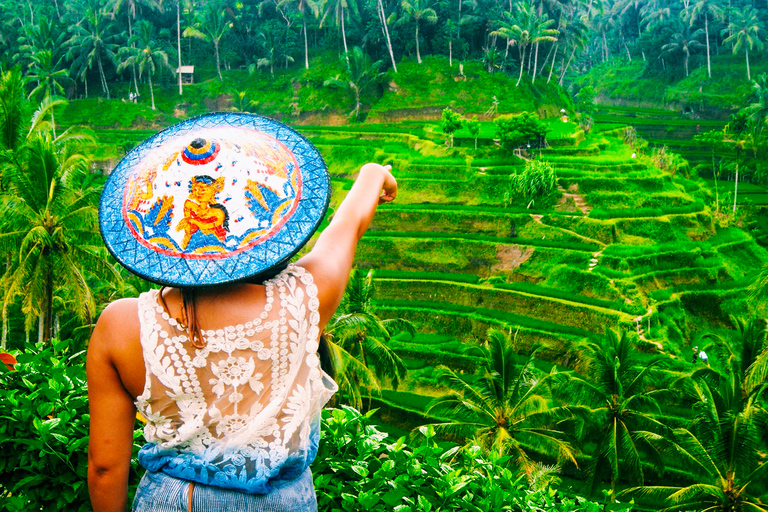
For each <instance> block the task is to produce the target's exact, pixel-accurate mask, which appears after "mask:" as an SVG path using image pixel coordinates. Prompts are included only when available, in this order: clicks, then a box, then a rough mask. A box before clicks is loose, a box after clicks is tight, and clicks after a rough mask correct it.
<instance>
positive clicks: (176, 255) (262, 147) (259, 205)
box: [99, 113, 330, 287]
mask: <svg viewBox="0 0 768 512" xmlns="http://www.w3.org/2000/svg"><path fill="white" fill-rule="evenodd" d="M329 198H330V179H329V176H328V172H327V167H326V165H325V162H324V161H323V158H322V157H321V156H320V153H318V151H317V149H315V147H314V146H312V144H311V143H309V142H308V141H307V140H306V139H305V138H304V137H302V136H301V135H299V134H298V133H296V132H295V131H294V130H292V129H291V128H288V127H287V126H285V125H283V124H281V123H278V122H276V121H273V120H271V119H266V118H264V117H260V116H257V115H252V114H242V113H215V114H207V115H203V116H200V117H196V118H194V119H190V120H188V121H184V122H182V123H179V124H177V125H174V126H171V127H170V128H167V129H165V130H163V131H161V132H160V133H158V134H156V135H154V136H153V137H151V138H149V139H147V140H145V141H144V142H142V143H141V144H139V145H138V146H137V147H136V148H135V149H133V150H132V151H131V152H130V153H128V154H127V155H126V156H125V157H124V158H123V159H122V160H121V161H120V163H118V164H117V166H116V167H115V169H114V170H113V171H112V174H111V175H110V177H109V179H108V180H107V183H106V184H105V186H104V191H103V192H102V195H101V204H100V207H99V222H100V226H101V234H102V236H103V237H104V242H105V243H106V245H107V248H108V249H109V251H110V252H111V253H112V254H113V255H114V256H115V258H117V260H118V261H119V262H120V263H121V264H123V265H124V266H125V267H126V268H127V269H128V270H130V271H131V272H133V273H135V274H137V275H139V276H141V277H143V278H145V279H147V280H149V281H153V282H155V283H159V284H163V285H168V286H181V287H199V286H212V285H218V284H223V283H230V282H235V281H242V280H258V279H263V278H265V277H269V276H271V275H274V274H275V273H277V272H278V271H279V270H280V269H282V267H284V266H285V265H286V264H287V263H288V261H289V260H290V258H291V257H292V256H294V255H295V254H296V253H297V252H298V251H299V249H300V248H301V247H302V246H303V245H304V244H305V243H306V242H307V241H308V240H309V238H310V237H311V236H312V234H313V233H314V232H315V230H316V229H317V227H318V226H319V225H320V222H321V221H322V219H323V216H324V215H325V212H326V210H327V209H328V201H329Z"/></svg>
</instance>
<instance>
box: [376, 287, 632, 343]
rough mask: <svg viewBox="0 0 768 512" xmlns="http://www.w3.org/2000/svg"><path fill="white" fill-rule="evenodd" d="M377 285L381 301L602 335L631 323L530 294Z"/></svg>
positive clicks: (609, 311)
mask: <svg viewBox="0 0 768 512" xmlns="http://www.w3.org/2000/svg"><path fill="white" fill-rule="evenodd" d="M376 283H377V285H378V292H377V293H378V294H377V297H378V300H382V301H388V302H391V301H406V302H411V303H415V302H418V303H422V304H432V303H436V302H439V303H441V304H451V305H452V306H457V307H462V308H466V307H468V308H470V309H480V308H482V309H483V310H487V311H491V310H493V311H498V312H502V313H504V314H507V313H509V314H515V315H517V316H522V317H526V318H535V319H537V320H540V321H542V322H544V323H551V324H558V325H561V326H567V327H569V328H573V329H579V330H589V331H592V332H595V333H601V332H603V326H604V325H615V324H616V323H618V322H619V321H627V320H629V316H628V315H626V314H623V313H621V312H619V311H615V310H612V309H606V308H604V307H598V306H594V305H589V304H584V303H579V302H573V301H571V300H565V299H564V298H560V297H558V298H556V297H552V296H549V297H545V296H541V295H535V294H534V293H532V292H531V291H526V292H524V291H518V290H508V289H501V288H490V287H487V286H482V285H475V284H468V283H450V282H445V281H426V280H414V281H406V280H396V279H377V280H376ZM422 307H423V306H422ZM547 330H551V329H547Z"/></svg>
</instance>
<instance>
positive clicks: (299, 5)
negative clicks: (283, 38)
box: [277, 0, 320, 69]
mask: <svg viewBox="0 0 768 512" xmlns="http://www.w3.org/2000/svg"><path fill="white" fill-rule="evenodd" d="M286 3H290V4H294V5H295V6H296V10H297V11H299V13H300V14H301V23H302V32H303V33H304V68H305V69H309V43H308V39H307V8H309V10H310V11H311V12H312V14H314V15H315V18H317V17H318V16H319V15H320V3H319V2H318V1H317V0H281V1H280V2H278V4H277V7H278V8H280V7H281V6H283V5H284V4H286Z"/></svg>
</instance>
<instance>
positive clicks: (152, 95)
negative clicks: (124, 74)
mask: <svg viewBox="0 0 768 512" xmlns="http://www.w3.org/2000/svg"><path fill="white" fill-rule="evenodd" d="M147 79H148V80H149V97H150V98H152V110H157V109H156V108H155V89H154V88H153V87H152V72H149V73H147Z"/></svg>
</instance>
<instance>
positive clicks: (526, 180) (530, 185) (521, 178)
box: [509, 160, 557, 201]
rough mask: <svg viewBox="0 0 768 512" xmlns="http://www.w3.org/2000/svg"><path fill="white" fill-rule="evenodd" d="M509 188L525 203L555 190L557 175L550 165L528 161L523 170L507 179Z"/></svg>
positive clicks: (538, 161)
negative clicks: (520, 196) (521, 197)
mask: <svg viewBox="0 0 768 512" xmlns="http://www.w3.org/2000/svg"><path fill="white" fill-rule="evenodd" d="M509 181H510V188H511V189H512V191H513V192H514V193H516V194H520V195H522V196H523V197H524V198H525V199H526V200H527V201H531V200H533V199H537V198H539V197H544V196H547V195H549V194H550V193H552V191H554V190H555V189H556V188H557V174H556V173H555V168H554V167H553V166H552V164H551V163H549V162H545V161H543V160H530V161H528V162H526V163H525V170H523V172H522V173H520V174H513V175H510V177H509Z"/></svg>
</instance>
